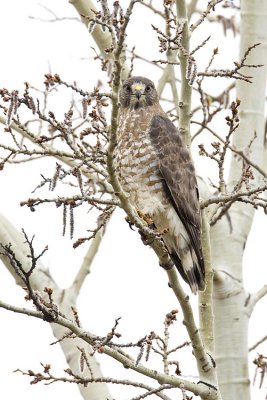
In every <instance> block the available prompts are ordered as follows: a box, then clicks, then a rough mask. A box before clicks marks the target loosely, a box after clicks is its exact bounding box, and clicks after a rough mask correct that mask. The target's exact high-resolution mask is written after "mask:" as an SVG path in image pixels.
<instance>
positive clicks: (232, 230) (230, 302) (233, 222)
mask: <svg viewBox="0 0 267 400" xmlns="http://www.w3.org/2000/svg"><path fill="white" fill-rule="evenodd" d="M256 43H261V46H259V47H257V48H256V49H254V50H252V52H251V54H250V56H249V57H248V62H247V63H250V64H264V66H263V67H261V68H257V69H251V68H250V69H248V68H247V69H246V73H247V74H248V75H253V83H252V84H249V83H246V82H243V81H238V82H237V98H238V99H240V100H241V106H240V108H239V110H240V115H239V116H240V126H239V128H238V130H237V132H236V133H235V134H234V138H233V145H234V147H236V148H238V149H241V150H243V149H244V148H246V146H247V145H248V144H249V142H250V140H251V139H252V138H253V135H254V133H255V132H256V134H257V138H256V140H255V141H254V143H253V145H252V148H251V150H252V152H251V153H250V155H249V157H250V159H251V160H253V161H254V162H256V163H257V164H258V165H259V166H263V154H264V145H263V143H264V123H265V121H264V104H265V89H266V87H265V84H266V60H267V52H266V43H267V2H266V1H265V0H242V1H241V42H240V59H241V58H242V57H243V55H244V53H245V51H246V50H247V49H248V47H249V46H251V45H253V44H256ZM241 167H242V164H241V162H240V161H238V160H237V158H234V157H232V160H231V168H230V175H229V180H228V185H229V186H228V188H229V189H231V188H233V186H234V184H235V183H236V181H237V180H238V179H239V177H240V171H241ZM259 181H260V178H259V176H257V175H256V174H255V181H254V185H255V186H258V185H259ZM253 216H254V209H253V207H250V206H249V205H247V204H243V203H235V204H234V205H233V206H232V207H231V209H230V212H229V213H228V215H227V216H226V217H224V218H222V220H221V221H219V222H218V223H217V224H216V226H215V227H213V228H212V230H211V243H212V253H213V266H214V268H215V270H216V271H217V272H216V275H215V280H214V289H215V290H214V313H215V358H216V362H217V366H218V377H219V386H220V390H221V393H222V398H223V399H224V400H236V399H242V400H249V399H250V387H249V386H250V381H249V373H248V343H247V341H248V324H249V317H248V314H247V312H246V311H247V306H248V305H247V304H246V299H247V293H246V291H245V289H244V287H243V279H242V257H243V252H244V248H245V245H246V240H247V237H248V234H249V232H250V228H251V224H252V220H253Z"/></svg>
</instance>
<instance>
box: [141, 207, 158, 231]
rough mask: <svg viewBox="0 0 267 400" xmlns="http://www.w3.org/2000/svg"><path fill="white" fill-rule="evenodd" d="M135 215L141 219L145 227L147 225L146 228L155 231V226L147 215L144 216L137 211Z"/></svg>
mask: <svg viewBox="0 0 267 400" xmlns="http://www.w3.org/2000/svg"><path fill="white" fill-rule="evenodd" d="M137 213H138V215H139V217H140V218H142V219H143V220H144V221H145V222H146V223H147V225H148V227H149V228H150V229H155V228H156V225H155V224H154V221H153V219H152V218H151V217H150V215H149V214H144V213H142V212H141V211H139V210H137Z"/></svg>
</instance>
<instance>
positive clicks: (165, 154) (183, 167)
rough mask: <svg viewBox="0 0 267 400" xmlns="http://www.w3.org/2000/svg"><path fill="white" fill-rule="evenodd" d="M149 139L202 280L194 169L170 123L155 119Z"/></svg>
mask: <svg viewBox="0 0 267 400" xmlns="http://www.w3.org/2000/svg"><path fill="white" fill-rule="evenodd" d="M149 135H150V139H151V141H152V144H153V145H154V147H155V149H156V151H157V153H158V156H159V170H160V173H161V175H162V177H163V179H164V183H165V185H164V186H165V189H164V190H165V191H166V193H167V195H168V197H171V199H170V200H171V202H172V204H173V206H174V208H175V210H176V212H177V214H178V216H179V218H180V219H181V221H182V222H183V225H184V227H185V229H186V231H187V233H188V236H189V238H190V242H191V245H192V247H193V249H194V251H195V254H196V256H197V259H198V264H199V268H200V270H201V272H202V274H203V276H202V277H201V278H202V279H203V277H204V273H205V271H204V262H203V255H202V250H201V241H200V227H201V219H200V210H199V201H198V188H197V181H196V176H195V169H194V166H193V163H192V161H191V159H190V155H189V152H188V150H187V148H186V146H185V144H184V143H183V141H182V138H181V135H180V134H179V132H178V130H177V129H176V127H175V126H174V124H173V123H172V122H171V121H170V120H169V119H168V118H166V117H163V116H155V117H153V119H152V121H151V127H150V130H149Z"/></svg>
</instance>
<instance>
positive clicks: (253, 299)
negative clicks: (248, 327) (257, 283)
mask: <svg viewBox="0 0 267 400" xmlns="http://www.w3.org/2000/svg"><path fill="white" fill-rule="evenodd" d="M266 294H267V285H264V286H263V287H262V288H261V289H259V290H258V291H257V292H255V293H253V294H252V295H251V296H250V298H249V301H248V303H247V305H246V314H247V315H248V317H251V314H252V312H253V310H254V308H255V306H256V304H257V303H258V302H259V301H260V300H261V299H262V298H263V297H264V296H266Z"/></svg>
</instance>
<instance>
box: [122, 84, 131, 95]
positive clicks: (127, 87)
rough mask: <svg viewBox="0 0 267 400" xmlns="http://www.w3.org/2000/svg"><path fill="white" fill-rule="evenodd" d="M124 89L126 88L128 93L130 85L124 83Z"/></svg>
mask: <svg viewBox="0 0 267 400" xmlns="http://www.w3.org/2000/svg"><path fill="white" fill-rule="evenodd" d="M124 89H125V90H126V92H128V93H130V92H131V86H130V85H125V86H124Z"/></svg>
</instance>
